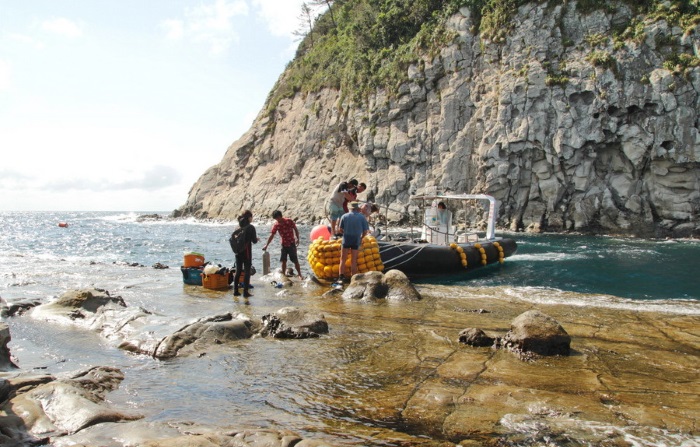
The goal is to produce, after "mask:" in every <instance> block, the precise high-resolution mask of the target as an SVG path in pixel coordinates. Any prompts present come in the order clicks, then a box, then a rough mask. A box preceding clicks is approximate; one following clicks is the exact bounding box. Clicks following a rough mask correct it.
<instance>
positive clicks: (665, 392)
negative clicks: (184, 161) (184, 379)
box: [0, 285, 700, 447]
mask: <svg viewBox="0 0 700 447" xmlns="http://www.w3.org/2000/svg"><path fill="white" fill-rule="evenodd" d="M294 290H295V289H292V291H294ZM417 290H418V291H419V292H420V294H421V296H422V298H423V299H422V300H420V301H410V302H388V301H386V300H379V301H377V302H372V303H371V305H368V304H370V303H368V302H363V301H362V300H359V301H358V300H347V299H345V298H343V297H342V296H341V295H339V294H337V295H332V296H331V295H324V293H325V292H326V290H325V289H322V288H319V289H318V290H304V291H303V292H301V293H303V294H304V300H305V301H304V302H305V303H306V305H307V306H308V309H307V308H302V307H291V306H290V307H288V308H282V309H281V310H280V311H277V312H272V313H270V314H269V315H275V317H276V318H278V319H279V320H280V321H284V320H285V319H288V322H287V323H286V324H290V325H291V324H292V322H295V321H296V322H305V321H311V322H313V321H320V319H319V318H317V316H318V315H319V314H320V315H323V321H324V322H326V325H327V326H326V327H334V328H337V330H335V329H334V331H333V332H328V333H322V334H321V337H320V338H318V339H317V340H315V341H311V342H307V341H300V342H297V341H295V340H287V341H284V342H282V343H280V342H277V341H274V340H269V343H270V345H269V347H272V348H275V349H281V350H284V351H286V350H289V347H290V346H293V347H294V349H293V351H294V353H293V355H292V356H291V357H289V358H290V359H291V358H297V357H303V358H302V359H301V361H300V363H299V365H302V364H304V365H305V364H308V365H309V367H310V369H309V371H313V374H312V375H305V374H307V373H304V372H302V373H301V374H300V376H301V377H304V381H306V382H305V383H304V385H305V386H310V385H313V387H312V388H313V390H314V392H312V393H310V394H308V395H304V396H303V399H305V400H307V401H308V402H309V405H310V407H311V408H314V409H318V408H326V409H332V412H330V413H329V417H331V418H333V417H338V418H342V420H343V421H344V422H343V424H342V428H335V429H333V430H331V429H329V430H330V431H332V432H333V433H335V435H330V434H325V435H324V436H323V438H324V439H314V438H316V436H309V435H308V434H299V433H294V432H292V431H286V430H284V429H283V428H280V427H277V428H274V429H268V428H266V429H261V428H251V427H235V423H236V417H235V416H236V415H233V416H232V418H231V424H232V427H227V428H225V429H224V428H221V427H218V426H208V425H206V424H200V423H194V422H193V423H188V422H183V421H169V422H163V421H158V422H155V421H148V420H143V419H134V418H138V417H139V416H140V414H137V412H131V411H129V410H128V409H123V408H121V407H115V408H110V406H109V405H105V398H109V395H110V393H114V389H115V387H116V386H117V385H118V384H119V383H120V382H121V380H122V378H123V375H124V373H122V372H121V371H118V370H114V369H110V367H100V368H95V369H92V370H89V372H85V371H83V372H79V373H73V374H71V375H69V376H65V377H60V378H59V377H56V376H52V375H40V374H35V373H33V374H30V373H28V372H22V371H20V372H17V371H11V372H5V373H3V375H2V379H4V380H3V381H0V396H4V402H3V411H4V413H3V416H5V417H3V418H2V419H0V433H3V434H4V435H5V436H6V437H7V438H5V440H6V441H7V442H5V444H6V445H17V444H11V442H15V443H17V442H19V443H20V444H19V445H30V443H32V442H33V443H36V442H39V441H41V440H46V442H51V445H54V446H57V447H58V446H68V445H76V444H78V445H85V446H105V447H124V446H127V445H153V446H160V445H175V446H177V445H203V446H208V445H250V446H263V445H265V446H266V445H271V446H277V445H280V446H287V445H297V446H320V445H345V446H347V445H360V444H362V445H382V444H383V445H387V446H399V445H401V446H404V445H412V446H413V445H415V446H426V447H427V446H430V447H438V446H439V447H444V446H452V445H457V444H459V445H462V446H476V445H481V446H504V445H507V446H510V445H519V446H541V445H557V446H567V447H568V446H572V447H573V446H580V445H610V446H612V445H615V446H618V445H619V446H623V445H628V441H627V440H628V439H631V438H632V437H636V438H638V439H641V440H643V442H645V443H647V444H648V445H662V444H665V445H679V444H678V442H687V443H688V442H689V443H691V444H689V445H692V443H693V442H697V441H698V440H699V437H698V433H697V430H698V426H697V414H698V410H700V405H699V404H698V402H697V395H698V392H699V391H700V390H698V388H697V387H698V385H697V383H698V372H697V362H698V358H699V357H700V332H698V327H700V324H699V323H700V316H698V315H697V314H693V315H682V314H678V313H668V314H665V313H659V312H645V311H635V310H629V309H624V308H620V309H615V308H610V307H595V306H591V307H586V311H585V312H582V311H581V308H580V307H576V306H568V305H552V304H550V305H545V304H538V305H534V304H533V303H531V302H524V301H519V300H517V299H509V298H505V297H504V296H505V293H504V292H505V289H503V288H488V289H481V288H476V287H475V288H470V289H469V294H468V295H465V296H459V295H455V292H454V289H451V288H449V287H441V286H435V285H419V286H417ZM110 303H111V304H110ZM113 304H115V303H112V302H111V301H110V302H108V303H107V304H106V307H107V308H109V309H111V310H110V312H117V313H116V314H114V315H120V317H119V318H116V319H115V318H112V319H110V318H108V317H112V316H114V315H111V314H106V315H103V316H102V317H101V318H102V319H98V320H95V321H90V322H88V324H84V323H86V321H85V320H90V318H88V319H79V320H72V319H70V317H68V316H67V315H68V313H69V312H66V311H65V310H61V311H60V312H59V313H60V314H61V315H63V316H64V317H65V318H66V320H65V321H73V324H74V325H77V326H79V327H80V326H81V325H82V326H84V328H85V330H91V328H92V327H95V326H96V325H97V323H96V321H100V323H99V324H100V325H102V326H101V327H110V328H111V327H113V326H114V327H125V328H129V329H128V330H127V332H129V331H133V332H134V333H136V332H138V331H144V329H147V328H148V329H151V330H152V329H153V328H154V327H155V326H154V325H156V324H162V325H163V328H162V330H163V332H166V330H167V332H168V334H167V335H171V336H172V346H173V347H177V349H175V348H173V350H174V351H175V350H176V351H177V352H178V356H180V355H182V356H184V358H185V359H188V358H189V359H195V360H198V356H197V355H193V354H195V353H197V354H202V353H207V354H208V355H207V356H205V357H204V360H202V362H200V363H197V364H194V363H193V365H195V366H196V367H198V368H201V367H202V366H204V365H205V364H206V361H207V360H206V359H210V360H208V361H210V362H212V361H214V362H218V357H215V356H214V354H216V353H215V352H214V351H213V348H214V346H222V347H226V346H227V345H226V344H225V343H223V344H219V343H218V342H217V340H218V341H223V340H225V339H226V337H229V336H230V335H225V334H235V333H236V331H232V332H230V333H229V332H220V331H225V326H226V325H228V324H231V323H232V322H234V321H244V319H242V318H241V319H239V318H238V317H237V316H236V315H235V314H226V313H220V314H217V315H215V316H213V317H201V318H200V319H197V320H196V321H194V322H190V323H188V324H180V322H179V321H178V322H175V323H174V324H165V323H163V320H167V318H165V317H163V316H158V315H154V314H149V313H146V312H143V311H138V312H135V313H134V314H129V313H126V314H123V315H122V313H121V312H124V308H122V307H121V306H120V305H118V304H117V305H116V306H114V307H113ZM222 304H223V303H222ZM126 309H129V308H128V307H127V308H126ZM473 309H479V311H478V312H475V311H474V310H473ZM532 311H537V312H532ZM40 314H41V313H40ZM96 314H97V315H99V314H100V310H99V309H98V310H97V311H96ZM524 314H527V315H529V316H530V317H533V316H534V320H528V321H539V319H540V318H543V319H544V320H546V321H549V320H548V319H547V318H545V317H549V318H551V319H552V320H555V322H557V323H558V325H559V326H561V327H562V328H565V332H566V333H567V334H568V336H569V337H570V352H569V355H568V356H546V357H540V356H537V357H534V358H532V359H530V361H528V362H523V361H522V360H521V359H520V358H519V357H518V356H516V355H513V353H512V352H509V351H507V350H504V349H499V350H495V349H492V348H491V347H490V346H484V347H474V346H467V345H465V344H464V343H460V342H459V341H458V340H459V339H460V338H461V336H462V335H464V336H469V335H474V334H476V335H479V334H478V333H477V332H476V331H467V332H468V333H467V332H465V330H464V328H465V327H466V328H481V331H482V332H483V333H484V334H488V335H487V337H490V336H493V335H495V334H506V333H508V332H509V331H511V332H516V331H514V330H513V327H515V326H516V325H514V322H515V321H517V320H518V319H520V318H521V317H522V316H523V315H524ZM539 314H542V315H539ZM44 315H45V314H44ZM134 315H135V316H137V318H132V319H129V318H130V316H134ZM266 315H268V314H266ZM314 316H316V317H314ZM311 317H314V318H311ZM19 318H28V316H26V315H25V316H22V317H19ZM156 318H158V319H156ZM523 318H524V317H523ZM149 319H150V322H149V325H142V326H138V325H135V326H129V325H128V324H123V323H124V322H125V321H141V323H140V324H143V322H144V321H148V320H149ZM154 319H156V320H154ZM253 320H254V319H251V321H253ZM52 321H54V320H47V324H50V323H51V322H52ZM109 321H111V323H107V322H109ZM550 323H551V322H550ZM244 324H245V323H244ZM303 326H304V325H303V324H302V325H301V327H303ZM552 326H553V327H556V326H554V324H553V323H552ZM173 328H174V329H173ZM110 331H111V332H109V333H110V334H123V333H124V332H120V331H118V330H112V329H110ZM251 332H253V333H254V332H255V330H252V331H251ZM102 333H103V334H104V333H105V332H102ZM270 338H272V337H270ZM477 338H478V337H477ZM154 339H157V340H164V339H165V337H154ZM200 339H201V340H200ZM190 340H191V341H192V342H191V343H190V342H189V341H190ZM200 341H201V343H202V344H201V345H198V343H199V342H200ZM265 342H268V340H264V339H260V338H258V339H255V338H253V339H250V340H249V339H246V338H243V339H236V338H235V337H233V338H231V343H234V344H237V346H245V345H247V344H250V345H252V344H255V347H254V350H257V349H260V348H261V344H262V343H265ZM279 345H284V346H282V347H280V346H279ZM228 346H231V345H228ZM309 346H311V347H309ZM307 347H309V348H307ZM272 352H276V356H275V357H268V356H264V357H265V358H266V361H268V362H271V363H275V362H276V361H277V360H278V358H279V355H280V353H281V352H282V351H279V350H277V351H272ZM317 352H318V353H317ZM240 353H241V352H240V351H236V353H235V355H236V356H237V355H240ZM333 353H337V354H335V355H337V357H333V358H331V359H330V360H329V359H327V358H326V357H328V356H329V355H333ZM209 354H210V355H209ZM324 362H325V363H324ZM166 363H167V362H159V365H165V364H166ZM260 366H261V365H260V364H258V367H260ZM278 366H279V365H275V366H274V367H272V368H271V369H269V370H267V371H268V373H269V371H274V370H275V369H277V368H278ZM285 366H286V365H285ZM163 367H167V366H163ZM297 367H298V366H297ZM288 368H291V367H288ZM291 372H292V371H291V370H289V369H288V370H287V371H286V373H285V375H286V374H290V373H291ZM127 374H128V372H127ZM261 374H262V372H261ZM261 379H262V377H251V378H250V380H251V381H252V382H250V383H256V382H258V381H260V380H261ZM234 380H235V381H236V382H238V381H241V380H243V378H241V377H236V378H235V379H234ZM132 386H133V385H132ZM318 390H322V391H323V392H317V391H318ZM268 392H270V391H269V390H267V389H266V390H265V393H268ZM78 408H80V409H81V410H80V411H76V410H75V409H78ZM83 408H85V409H87V410H89V413H83V412H82V409H83ZM23 415H28V416H27V417H26V419H25V418H24V417H23ZM195 416H196V415H195V414H192V417H193V418H194V417H195ZM132 419H134V420H132ZM116 421H119V423H115V422H116ZM346 436H353V437H354V438H353V439H366V442H361V443H360V444H358V443H354V444H352V443H349V442H347V441H344V439H346ZM329 438H330V439H331V440H334V441H329V440H328V439H329ZM679 439H680V440H681V441H678V440H679ZM674 440H675V441H674ZM8 442H10V443H9V444H8ZM674 442H675V443H674Z"/></svg>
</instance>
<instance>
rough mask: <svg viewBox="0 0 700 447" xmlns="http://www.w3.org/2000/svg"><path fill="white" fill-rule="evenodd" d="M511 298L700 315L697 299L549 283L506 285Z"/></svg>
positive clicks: (532, 301) (505, 290) (546, 302)
mask: <svg viewBox="0 0 700 447" xmlns="http://www.w3.org/2000/svg"><path fill="white" fill-rule="evenodd" d="M501 290H502V291H503V292H504V294H505V296H506V297H507V298H508V299H513V298H515V299H518V300H521V301H527V302H531V303H538V304H562V305H569V306H578V307H607V308H612V309H624V310H635V311H643V312H663V313H671V314H682V315H700V302H698V301H695V300H681V299H668V300H653V301H652V300H632V299H627V298H620V297H616V296H612V295H603V294H584V293H576V292H567V291H564V290H559V289H554V288H548V287H502V288H501Z"/></svg>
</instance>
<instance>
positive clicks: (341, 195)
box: [328, 179, 357, 236]
mask: <svg viewBox="0 0 700 447" xmlns="http://www.w3.org/2000/svg"><path fill="white" fill-rule="evenodd" d="M356 186H357V180H355V179H352V180H350V181H349V182H340V183H338V186H336V187H335V189H334V190H333V192H332V193H331V197H330V198H329V199H328V212H329V214H330V219H331V236H337V235H338V219H340V218H341V217H342V216H343V214H344V213H346V212H347V209H344V206H345V203H346V202H347V200H348V199H349V198H351V197H352V196H351V195H350V193H349V192H348V190H349V189H353V188H355V187H356Z"/></svg>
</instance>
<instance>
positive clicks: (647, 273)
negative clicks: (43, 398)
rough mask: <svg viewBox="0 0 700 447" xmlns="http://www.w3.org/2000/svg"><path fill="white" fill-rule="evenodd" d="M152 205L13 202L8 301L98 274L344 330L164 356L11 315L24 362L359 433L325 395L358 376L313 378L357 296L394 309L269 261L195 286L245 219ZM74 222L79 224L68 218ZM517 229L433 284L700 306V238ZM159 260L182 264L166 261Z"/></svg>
mask: <svg viewBox="0 0 700 447" xmlns="http://www.w3.org/2000/svg"><path fill="white" fill-rule="evenodd" d="M148 214H153V212H142V213H114V212H3V213H0V225H1V228H2V232H0V254H1V256H0V297H2V298H3V299H4V300H5V301H8V302H16V301H21V300H28V299H31V300H37V301H40V302H48V301H50V300H51V299H53V298H54V297H57V296H59V295H61V294H62V293H64V292H65V291H67V290H73V289H78V288H83V287H98V288H102V289H106V290H108V291H109V292H110V293H111V294H112V295H121V296H122V297H124V299H125V301H126V302H127V304H128V305H129V306H141V307H143V308H145V309H148V310H149V311H151V312H153V313H154V314H156V315H164V316H170V317H171V318H172V320H173V321H172V324H173V327H175V328H176V327H178V326H177V324H178V322H186V321H191V320H192V319H194V318H198V317H201V316H204V315H212V314H216V313H221V312H224V311H230V312H241V313H244V314H249V315H251V316H260V315H262V314H265V313H268V312H272V311H275V310H277V309H279V308H281V307H285V306H289V305H298V306H312V307H313V306H316V307H318V308H323V310H324V312H326V313H330V316H331V318H335V324H336V326H335V327H334V332H333V333H334V335H335V337H332V338H331V339H330V340H329V341H328V342H327V343H320V344H319V343H313V342H311V343H299V344H298V345H296V346H297V347H296V348H295V350H290V349H287V348H286V346H287V345H285V344H284V343H279V342H278V341H274V340H256V341H255V343H242V344H241V345H240V346H238V347H237V348H236V349H235V355H234V354H231V353H222V354H220V355H219V356H214V355H212V356H210V357H207V358H205V359H204V360H200V359H180V360H177V361H167V362H161V361H156V360H154V359H151V358H147V357H144V356H136V355H132V354H129V353H125V352H123V351H121V350H119V349H117V348H116V346H114V345H113V344H112V343H111V342H110V341H109V340H104V339H102V338H100V336H99V335H98V334H94V333H91V332H88V331H85V330H81V329H79V328H72V327H56V326H54V325H49V324H44V323H42V322H40V321H34V320H31V319H27V318H23V317H15V318H8V319H6V322H7V323H8V324H9V325H10V330H11V335H12V342H11V344H10V350H11V352H12V354H13V356H14V357H15V359H16V360H17V363H18V364H19V366H20V367H21V368H23V369H28V370H32V369H37V370H41V371H48V372H51V373H60V372H63V371H73V370H76V369H79V368H84V367H88V366H92V365H111V366H117V367H119V368H121V369H122V370H123V371H125V375H126V379H125V381H124V383H123V384H122V386H121V387H120V389H119V390H118V391H116V392H113V393H112V394H111V395H110V400H111V401H112V402H113V403H115V404H118V405H122V406H126V407H128V408H132V409H134V410H135V411H137V412H140V413H143V414H145V415H146V417H147V419H149V420H153V421H167V420H172V419H188V420H189V419H192V418H193V415H196V417H195V419H196V421H197V422H200V423H206V424H216V425H225V424H226V423H229V422H231V415H232V414H235V415H237V418H236V420H237V421H238V422H240V423H245V424H250V425H254V426H260V427H287V428H290V429H292V430H297V431H299V432H301V433H312V434H315V435H316V436H318V433H320V432H323V433H326V434H329V435H332V436H334V438H333V439H337V438H338V437H342V436H347V427H345V428H343V429H340V428H338V429H334V428H333V427H335V426H336V425H339V424H338V423H337V422H333V421H339V420H342V421H346V422H348V421H351V420H352V416H351V415H348V414H346V413H342V414H338V412H339V410H338V409H337V408H334V407H333V406H327V405H326V404H323V403H321V402H323V399H322V398H323V396H325V395H328V396H333V395H337V394H339V393H340V394H342V393H343V392H345V391H343V390H339V388H338V387H345V386H348V387H349V386H350V385H348V384H347V383H342V384H341V383H339V381H338V380H336V378H334V377H331V378H329V379H328V380H327V381H325V382H324V381H322V380H320V379H319V380H318V381H314V382H311V381H308V380H305V378H306V377H309V376H314V375H318V371H321V370H332V369H333V368H335V367H337V365H338V363H339V362H342V361H343V359H339V356H352V355H356V353H350V352H349V351H348V348H347V342H348V340H349V339H352V337H354V336H357V335H356V334H355V332H354V331H355V329H353V328H347V327H343V326H342V322H343V319H342V315H343V313H344V312H345V311H346V310H348V309H349V310H351V311H352V312H367V313H370V312H376V313H380V312H382V311H383V308H381V307H379V308H369V309H368V308H366V306H365V307H364V308H361V309H360V308H358V307H357V306H355V305H354V304H352V303H336V304H333V306H335V307H329V305H328V303H322V302H321V301H320V300H315V299H314V298H320V296H321V295H322V293H323V291H324V290H319V288H318V286H316V285H314V284H312V283H309V282H308V281H305V282H298V283H296V284H295V289H294V291H292V292H289V293H288V291H286V290H278V289H275V288H273V287H270V285H269V283H267V284H266V283H265V282H264V281H262V280H261V275H260V273H259V274H258V275H256V276H255V277H254V278H253V284H254V286H255V289H254V295H255V296H254V297H253V299H251V300H250V301H249V302H248V301H242V300H240V299H235V298H233V297H232V295H231V293H230V292H214V291H208V290H205V289H202V288H201V287H193V286H186V285H184V284H183V282H182V275H181V273H180V270H179V266H180V265H181V264H182V257H183V254H184V253H185V252H190V251H195V252H199V253H202V254H204V255H205V257H206V259H207V261H210V262H213V263H217V264H221V265H222V266H229V267H230V266H233V263H234V257H233V255H232V253H231V249H230V247H229V245H228V241H227V238H228V236H229V234H230V233H231V231H233V229H234V228H235V225H234V223H233V222H201V221H196V220H194V219H180V220H170V219H167V218H165V216H166V214H162V216H164V217H163V218H162V219H145V220H144V219H140V218H139V217H140V216H142V215H148ZM60 222H65V223H67V224H68V226H67V227H65V228H64V227H59V225H58V224H59V223H60ZM254 224H255V225H256V228H257V230H258V237H259V238H260V239H261V243H258V244H257V245H255V246H254V265H255V266H256V268H257V269H258V271H259V272H262V264H261V255H262V252H261V247H262V245H264V241H265V240H266V238H267V236H268V235H269V230H270V227H271V222H270V221H258V222H254ZM309 231H310V227H307V226H300V233H301V235H302V243H301V245H300V253H299V254H300V261H301V265H302V273H303V274H304V275H305V276H308V275H309V268H308V265H307V264H306V262H305V254H306V253H305V247H308V242H309V241H308V235H309ZM506 236H508V237H513V238H514V239H516V240H517V242H518V251H517V253H516V254H515V255H513V256H512V257H510V258H508V259H507V260H506V262H505V263H504V264H503V265H493V266H488V267H485V268H483V269H480V270H477V271H474V272H471V273H469V274H468V275H465V276H460V277H449V278H439V279H434V280H430V281H425V280H424V281H422V282H421V283H420V284H421V285H422V286H426V287H429V286H430V284H436V285H440V286H446V287H448V288H454V290H464V291H469V290H470V289H472V288H474V287H492V286H493V287H499V288H500V290H502V291H503V293H504V294H505V295H506V298H507V297H513V298H517V299H519V300H525V301H531V302H533V303H561V304H569V305H575V306H582V307H585V306H602V307H606V306H607V307H616V308H630V309H636V310H645V309H648V310H650V311H658V312H670V313H675V314H685V315H700V270H699V269H698V265H700V241H694V240H679V241H671V240H664V241H649V240H635V239H624V238H616V237H588V236H572V235H526V234H508V235H506ZM278 244H279V237H277V239H276V240H275V242H273V244H272V245H271V253H272V254H273V256H272V258H273V260H272V264H273V267H275V266H277V265H278V262H277V261H276V259H275V257H276V256H277V254H278V253H279V245H278ZM156 263H160V264H164V265H167V266H169V268H168V269H154V268H153V267H152V266H153V265H154V264H156ZM290 265H291V264H290ZM570 292H578V293H570ZM324 306H325V307H324ZM380 316H381V317H382V318H383V317H384V315H380ZM183 324H184V323H183ZM336 337H337V338H336ZM309 358H313V359H314V361H313V362H309V361H308V359H309ZM271 359H274V360H273V361H271ZM310 363H313V364H312V365H311V364H310ZM280 365H284V366H283V367H280ZM203 375H205V376H206V377H207V380H206V381H202V376H203ZM349 377H352V375H351V374H350V375H349ZM349 380H352V379H349ZM355 386H363V385H362V384H355ZM273 390H274V391H273ZM222 408H225V411H222V410H221V409H222ZM329 421H331V422H329ZM356 422H357V421H356ZM348 423H349V422H348ZM358 424H359V422H358ZM335 430H337V431H335ZM357 436H358V435H356V434H354V435H352V436H348V445H357V444H358V443H360V444H361V443H362V442H361V440H360V439H358V437H357ZM374 444H375V445H378V444H377V443H374ZM387 445H390V444H387Z"/></svg>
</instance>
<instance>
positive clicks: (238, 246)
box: [228, 228, 245, 255]
mask: <svg viewBox="0 0 700 447" xmlns="http://www.w3.org/2000/svg"><path fill="white" fill-rule="evenodd" d="M228 243H229V244H231V250H233V252H234V253H235V254H237V255H240V254H241V253H243V251H244V250H245V228H238V229H237V230H236V231H234V232H233V233H232V234H231V237H230V238H228Z"/></svg>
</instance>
